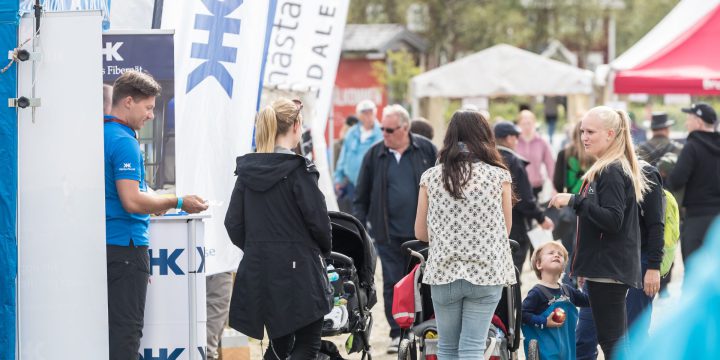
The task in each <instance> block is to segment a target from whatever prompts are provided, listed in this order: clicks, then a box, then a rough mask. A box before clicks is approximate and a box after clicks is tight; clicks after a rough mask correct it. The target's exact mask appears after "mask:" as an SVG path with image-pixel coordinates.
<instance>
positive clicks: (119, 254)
mask: <svg viewBox="0 0 720 360" xmlns="http://www.w3.org/2000/svg"><path fill="white" fill-rule="evenodd" d="M106 249H107V285H108V320H109V321H108V322H109V326H110V332H109V333H110V357H109V359H110V360H137V359H138V350H139V349H140V339H141V338H142V329H143V325H144V317H145V295H146V294H147V286H148V280H149V279H150V257H149V255H148V247H147V246H133V244H132V242H131V243H130V246H115V245H107V246H106Z"/></svg>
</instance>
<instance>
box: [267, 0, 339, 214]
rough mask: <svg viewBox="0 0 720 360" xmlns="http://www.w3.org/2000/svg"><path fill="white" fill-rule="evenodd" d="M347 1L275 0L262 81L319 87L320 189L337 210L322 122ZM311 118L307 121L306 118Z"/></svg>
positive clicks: (316, 141)
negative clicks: (275, 5) (275, 9)
mask: <svg viewBox="0 0 720 360" xmlns="http://www.w3.org/2000/svg"><path fill="white" fill-rule="evenodd" d="M349 3H350V2H349V0H304V1H302V2H300V1H290V0H279V1H278V4H277V12H276V13H275V21H274V22H273V31H272V34H271V36H270V47H269V50H268V57H267V63H266V65H265V66H266V68H265V84H267V85H290V86H293V85H295V84H302V85H305V86H309V87H311V88H313V89H317V90H316V92H315V97H316V98H317V101H316V102H315V107H314V109H315V113H314V114H313V115H314V116H313V117H312V119H306V122H309V123H311V125H310V126H311V131H312V139H313V150H314V160H315V164H316V165H317V167H318V170H320V189H321V190H322V191H323V193H324V194H325V200H326V201H327V204H328V209H329V210H333V209H334V210H336V209H337V201H336V200H335V192H334V191H333V185H332V180H331V178H330V170H329V167H328V160H327V154H326V152H327V144H326V142H325V127H326V126H327V120H328V114H329V112H330V106H331V101H332V92H333V88H334V85H335V75H336V73H337V67H338V62H339V61H340V51H341V47H342V40H343V32H344V31H345V20H346V18H347V12H348V5H349ZM308 120H311V121H308Z"/></svg>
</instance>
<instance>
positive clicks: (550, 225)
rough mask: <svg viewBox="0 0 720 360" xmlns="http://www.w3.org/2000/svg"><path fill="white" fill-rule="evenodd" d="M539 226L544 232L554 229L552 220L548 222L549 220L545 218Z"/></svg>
mask: <svg viewBox="0 0 720 360" xmlns="http://www.w3.org/2000/svg"><path fill="white" fill-rule="evenodd" d="M540 226H541V227H542V228H543V229H544V230H552V229H553V228H554V227H555V224H553V222H552V220H550V218H549V217H547V216H546V217H545V221H543V223H542V224H540Z"/></svg>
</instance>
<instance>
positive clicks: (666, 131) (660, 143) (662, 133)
mask: <svg viewBox="0 0 720 360" xmlns="http://www.w3.org/2000/svg"><path fill="white" fill-rule="evenodd" d="M674 124H675V120H670V119H668V115H667V113H665V112H654V113H653V114H652V120H651V121H650V129H651V130H652V138H651V139H650V140H648V141H646V142H645V143H643V144H642V145H640V146H639V147H638V156H640V158H641V159H643V160H645V161H647V162H648V163H650V165H652V166H655V167H657V166H658V162H659V161H660V158H662V157H663V156H664V155H665V154H667V153H673V154H677V155H680V151H681V150H682V144H680V143H678V142H677V141H674V140H671V139H670V127H671V126H673V125H674Z"/></svg>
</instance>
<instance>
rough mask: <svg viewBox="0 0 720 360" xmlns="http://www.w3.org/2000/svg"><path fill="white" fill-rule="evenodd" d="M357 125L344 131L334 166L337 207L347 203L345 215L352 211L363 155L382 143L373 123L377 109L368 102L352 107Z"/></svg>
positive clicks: (375, 120) (378, 127)
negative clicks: (378, 143)
mask: <svg viewBox="0 0 720 360" xmlns="http://www.w3.org/2000/svg"><path fill="white" fill-rule="evenodd" d="M355 111H356V113H357V118H358V119H359V120H360V122H358V123H357V124H355V125H353V127H351V128H350V130H348V132H347V133H346V134H345V139H344V140H343V145H342V149H340V155H339V156H338V160H337V165H336V166H335V192H336V193H337V196H338V204H348V205H347V206H344V207H345V208H344V209H340V210H342V211H345V212H350V211H351V210H352V205H351V204H352V201H353V198H354V197H355V187H356V186H357V178H358V174H359V173H360V164H362V161H363V157H364V156H365V153H366V152H367V151H368V149H370V147H371V146H373V145H374V144H375V143H377V142H378V141H380V140H382V131H380V123H379V122H378V120H377V107H376V106H375V103H373V102H372V101H371V100H363V101H361V102H360V103H358V104H357V106H356V107H355Z"/></svg>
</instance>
